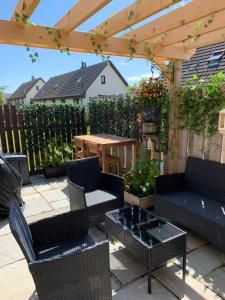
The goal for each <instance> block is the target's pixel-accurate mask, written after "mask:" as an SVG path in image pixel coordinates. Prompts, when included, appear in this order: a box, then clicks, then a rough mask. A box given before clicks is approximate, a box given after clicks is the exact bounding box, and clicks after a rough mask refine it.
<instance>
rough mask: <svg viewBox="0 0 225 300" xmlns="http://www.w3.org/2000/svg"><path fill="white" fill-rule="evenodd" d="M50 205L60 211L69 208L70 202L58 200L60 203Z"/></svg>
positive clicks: (55, 202)
mask: <svg viewBox="0 0 225 300" xmlns="http://www.w3.org/2000/svg"><path fill="white" fill-rule="evenodd" d="M50 205H51V206H52V207H53V208H54V209H59V208H62V207H67V206H68V207H69V201H68V200H67V199H64V200H58V201H54V202H51V203H50Z"/></svg>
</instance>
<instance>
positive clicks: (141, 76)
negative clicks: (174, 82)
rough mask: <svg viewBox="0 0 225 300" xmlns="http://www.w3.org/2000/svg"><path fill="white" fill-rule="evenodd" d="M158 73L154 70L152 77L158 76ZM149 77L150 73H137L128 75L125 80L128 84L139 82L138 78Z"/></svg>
mask: <svg viewBox="0 0 225 300" xmlns="http://www.w3.org/2000/svg"><path fill="white" fill-rule="evenodd" d="M158 75H159V72H158V71H155V72H154V73H153V76H154V77H158ZM149 77H152V73H146V74H138V75H134V76H130V77H128V78H127V81H128V83H129V84H135V83H137V82H139V81H140V80H142V79H147V78H149Z"/></svg>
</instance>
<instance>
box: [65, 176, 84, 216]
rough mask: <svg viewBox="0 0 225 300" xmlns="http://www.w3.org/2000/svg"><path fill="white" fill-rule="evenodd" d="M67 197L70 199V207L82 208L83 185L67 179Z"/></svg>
mask: <svg viewBox="0 0 225 300" xmlns="http://www.w3.org/2000/svg"><path fill="white" fill-rule="evenodd" d="M67 183H68V191H69V199H70V209H71V210H76V209H82V208H86V201H85V190H84V188H83V187H81V186H79V185H77V184H75V183H73V182H72V181H71V180H69V179H68V180H67Z"/></svg>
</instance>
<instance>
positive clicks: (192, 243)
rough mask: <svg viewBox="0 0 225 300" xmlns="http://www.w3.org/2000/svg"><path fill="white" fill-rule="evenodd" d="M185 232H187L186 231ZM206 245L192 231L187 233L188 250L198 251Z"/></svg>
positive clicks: (205, 242)
mask: <svg viewBox="0 0 225 300" xmlns="http://www.w3.org/2000/svg"><path fill="white" fill-rule="evenodd" d="M186 231H187V230H186ZM206 244H208V242H207V241H206V240H204V239H203V238H201V237H200V236H199V235H197V234H195V233H194V232H192V231H189V230H188V231H187V247H188V249H190V250H194V249H198V248H200V247H202V246H204V245H206Z"/></svg>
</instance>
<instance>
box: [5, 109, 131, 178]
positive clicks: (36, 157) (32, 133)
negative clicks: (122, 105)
mask: <svg viewBox="0 0 225 300" xmlns="http://www.w3.org/2000/svg"><path fill="white" fill-rule="evenodd" d="M36 114H37V113H33V112H32V113H29V114H28V113H26V112H25V111H23V109H22V110H18V109H16V107H15V106H13V105H4V106H0V147H2V148H3V151H4V152H5V153H9V152H11V153H24V154H25V155H27V157H28V163H29V169H30V171H31V173H34V172H39V171H41V170H42V162H43V159H44V156H45V151H44V150H45V148H46V146H47V140H46V142H45V143H43V139H45V137H46V136H48V137H52V135H53V134H52V131H53V129H54V128H52V127H54V126H55V124H54V126H53V125H52V123H51V124H49V122H48V120H47V117H45V118H42V121H41V123H40V121H39V122H37V116H36ZM58 117H59V114H57V118H58ZM64 117H65V116H64ZM78 117H79V116H78V115H75V116H74V114H73V116H71V114H70V115H69V114H68V113H67V118H68V119H69V121H67V126H65V125H64V124H61V126H57V127H58V128H57V131H55V130H54V135H57V136H58V137H59V136H61V138H62V141H65V140H67V141H71V140H72V137H73V136H74V135H79V134H86V133H87V128H86V127H85V126H83V125H82V124H81V123H82V122H83V121H84V120H79V122H78V121H77V120H78ZM79 118H82V119H85V116H80V117H79ZM72 123H74V124H75V125H74V124H72ZM57 124H58V123H57ZM68 132H69V134H68ZM37 133H38V134H37ZM43 136H44V138H43ZM110 152H111V154H114V155H118V156H119V157H120V159H121V162H122V166H123V167H124V170H129V169H130V168H131V166H133V163H134V156H135V151H134V146H125V147H120V148H119V149H118V148H112V149H111V150H110Z"/></svg>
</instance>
